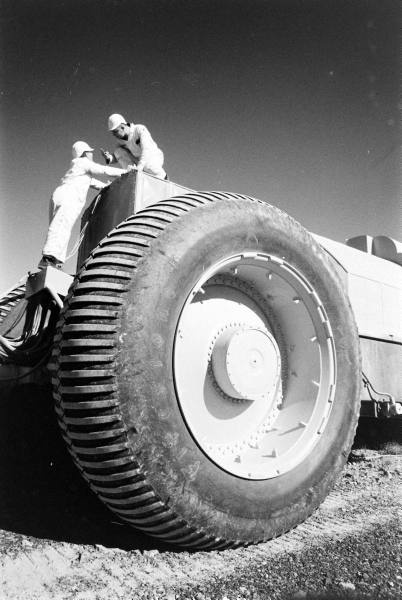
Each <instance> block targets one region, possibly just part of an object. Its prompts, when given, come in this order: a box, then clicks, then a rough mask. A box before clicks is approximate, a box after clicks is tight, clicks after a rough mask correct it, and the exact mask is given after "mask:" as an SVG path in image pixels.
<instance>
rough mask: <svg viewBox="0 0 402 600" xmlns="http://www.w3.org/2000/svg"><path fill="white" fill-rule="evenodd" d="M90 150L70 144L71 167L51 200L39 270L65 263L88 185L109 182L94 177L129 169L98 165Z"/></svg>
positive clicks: (111, 175) (87, 147)
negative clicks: (71, 152)
mask: <svg viewBox="0 0 402 600" xmlns="http://www.w3.org/2000/svg"><path fill="white" fill-rule="evenodd" d="M93 152H94V150H93V148H91V147H90V146H89V145H88V144H87V143H86V142H81V141H78V142H75V144H73V160H72V161H71V166H70V168H69V170H68V171H67V173H66V174H65V175H64V177H62V179H61V183H60V185H59V186H58V187H57V188H56V189H55V191H54V192H53V194H52V198H51V200H50V207H49V217H50V224H49V229H48V232H47V237H46V242H45V245H44V248H43V250H42V259H41V260H40V262H39V264H38V267H39V268H40V269H44V268H46V267H48V266H52V267H57V268H59V269H60V268H61V267H62V265H63V263H64V262H65V260H66V254H67V247H68V242H69V240H70V237H71V232H72V229H73V227H74V224H75V222H76V221H77V219H78V217H79V216H80V214H81V212H82V209H83V208H84V205H85V201H86V197H87V193H88V190H89V188H90V187H92V188H94V189H97V190H101V189H102V188H104V187H105V186H106V185H108V184H106V183H104V182H103V181H99V180H97V179H94V177H93V176H94V175H96V176H99V175H106V176H107V177H112V178H115V177H119V176H120V175H123V174H124V173H126V172H127V171H128V170H132V168H131V169H118V168H115V167H108V166H104V165H100V164H98V163H96V162H94V161H93Z"/></svg>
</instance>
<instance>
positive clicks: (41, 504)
mask: <svg viewBox="0 0 402 600" xmlns="http://www.w3.org/2000/svg"><path fill="white" fill-rule="evenodd" d="M0 398H1V399H0V408H1V419H0V481H1V485H0V529H3V530H6V531H10V532H13V533H17V534H18V533H19V534H23V535H27V536H34V537H37V538H46V539H52V540H55V541H64V542H71V543H77V544H102V545H104V546H109V547H120V548H122V549H126V550H129V549H139V550H145V549H152V548H157V549H158V550H159V551H163V550H171V549H172V547H171V546H169V545H167V544H162V543H159V542H157V541H156V540H153V539H152V538H150V537H148V536H146V535H143V534H141V533H140V532H137V531H136V530H134V529H131V528H129V527H127V526H123V525H120V524H118V522H117V518H116V517H114V516H113V514H112V513H111V512H110V511H109V510H108V509H106V507H104V506H103V504H102V503H101V502H100V501H99V500H98V499H97V497H96V496H95V494H93V492H91V490H90V489H89V487H88V485H87V483H86V482H85V481H84V480H83V479H82V478H81V476H80V474H79V472H78V470H77V469H76V467H75V466H74V464H73V462H72V459H71V457H70V455H69V454H68V452H67V450H66V448H65V444H64V441H63V440H62V438H61V436H60V433H59V428H58V425H57V421H56V417H55V414H54V409H53V400H52V397H51V392H50V389H49V388H48V387H43V386H38V385H34V384H26V385H22V386H18V387H15V388H14V389H12V390H9V391H7V392H6V391H4V390H3V391H2V392H1V395H0ZM400 424H401V421H400V422H399V424H398V427H397V428H395V427H394V428H392V427H391V428H390V427H389V422H388V423H383V424H380V426H379V425H378V424H376V423H374V422H368V421H367V420H366V421H364V423H363V422H361V423H360V424H359V428H358V431H357V436H356V440H355V444H354V447H355V448H356V447H366V448H367V447H372V448H377V447H378V446H379V444H383V445H384V444H389V443H391V444H392V443H393V442H392V439H393V436H395V435H396V436H399V435H400ZM396 439H398V438H396ZM399 447H400V446H399Z"/></svg>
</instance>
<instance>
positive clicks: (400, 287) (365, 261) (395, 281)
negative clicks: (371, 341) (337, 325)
mask: <svg viewBox="0 0 402 600" xmlns="http://www.w3.org/2000/svg"><path fill="white" fill-rule="evenodd" d="M314 237H315V239H316V240H317V241H318V242H319V244H321V246H323V247H324V248H325V249H326V250H327V252H328V253H329V254H330V255H331V256H332V257H333V258H334V259H335V260H336V261H337V262H338V263H339V264H340V265H342V267H343V268H344V270H345V272H346V275H347V292H348V295H349V299H350V303H351V305H352V308H353V312H354V315H355V319H356V323H357V327H358V330H359V335H361V336H366V337H373V338H377V339H380V340H388V341H395V342H402V268H401V267H400V266H399V265H397V264H395V263H393V262H390V261H388V260H384V259H382V258H378V257H377V256H373V255H372V254H367V253H365V252H362V251H360V250H356V249H354V248H351V247H349V246H346V245H345V244H341V243H339V242H335V241H334V240H330V239H328V238H324V237H322V236H319V235H314Z"/></svg>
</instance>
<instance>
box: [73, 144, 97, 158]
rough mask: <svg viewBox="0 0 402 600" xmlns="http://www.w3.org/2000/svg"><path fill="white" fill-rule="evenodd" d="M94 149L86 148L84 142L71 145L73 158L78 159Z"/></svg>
mask: <svg viewBox="0 0 402 600" xmlns="http://www.w3.org/2000/svg"><path fill="white" fill-rule="evenodd" d="M93 151H94V149H93V148H91V146H88V144H87V143H86V142H75V144H73V158H79V157H80V156H82V155H83V154H84V152H93Z"/></svg>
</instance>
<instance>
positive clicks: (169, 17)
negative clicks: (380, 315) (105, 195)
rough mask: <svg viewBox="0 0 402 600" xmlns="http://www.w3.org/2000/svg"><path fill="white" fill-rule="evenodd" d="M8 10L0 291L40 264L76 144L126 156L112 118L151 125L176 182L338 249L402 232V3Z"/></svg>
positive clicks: (191, 0)
mask: <svg viewBox="0 0 402 600" xmlns="http://www.w3.org/2000/svg"><path fill="white" fill-rule="evenodd" d="M0 6H1V10H0V27H1V39H0V44H1V46H2V48H1V50H2V51H1V58H0V61H1V64H0V66H1V72H0V132H1V144H0V292H1V291H4V290H5V289H6V288H7V287H9V286H11V285H12V284H13V283H15V282H16V281H18V280H19V279H20V277H21V276H22V275H23V274H24V272H26V271H27V270H29V269H33V268H34V267H35V266H36V264H37V262H38V260H39V258H40V251H41V247H42V245H43V241H44V236H45V232H46V227H47V215H48V202H49V197H50V195H51V193H52V191H53V189H54V188H55V187H56V186H57V185H58V182H59V179H60V177H61V176H62V175H63V174H64V172H65V171H66V170H67V169H68V167H69V163H70V159H71V146H72V144H73V142H75V141H76V140H80V139H81V140H85V141H87V142H88V143H89V144H91V145H94V147H96V148H99V147H100V146H102V147H104V148H109V149H110V150H112V149H113V147H114V140H113V138H112V137H111V135H110V134H109V133H108V132H107V127H106V121H107V116H108V115H109V114H110V113H112V112H119V113H122V114H123V115H124V116H125V117H126V118H127V119H128V120H130V121H134V122H136V123H143V124H145V125H147V126H148V128H149V129H150V131H151V133H152V135H153V137H154V138H155V140H156V141H157V143H158V144H159V146H160V147H161V148H162V149H163V150H164V152H165V168H166V170H167V172H168V174H169V177H170V179H172V180H173V181H176V182H178V183H181V184H183V185H186V186H188V187H191V188H193V189H198V190H226V191H234V192H240V193H246V194H249V195H252V196H256V197H259V198H264V199H267V200H269V201H270V202H272V203H273V204H276V205H277V206H279V207H280V208H282V209H283V210H286V211H287V212H289V213H290V214H291V215H292V216H293V217H295V218H296V219H297V220H299V221H300V222H301V223H302V224H303V225H304V226H305V227H307V228H308V229H310V230H312V231H314V232H316V233H319V234H321V235H324V236H327V237H332V238H333V239H336V240H340V241H343V240H344V239H346V238H347V237H351V236H353V235H358V234H362V233H368V234H371V235H378V234H386V235H390V236H391V237H394V238H402V234H401V232H402V208H401V202H402V200H401V198H402V194H401V187H400V186H401V178H400V166H401V163H400V161H401V151H400V113H401V109H402V104H401V99H400V83H401V80H400V74H399V72H400V67H401V65H400V56H401V47H400V43H399V40H398V38H399V35H400V26H401V23H400V16H401V15H400V3H399V0H381V1H379V0H375V1H371V0H364V1H360V0H353V1H352V0H348V1H346V0H315V1H312V0H309V1H308V0H215V1H212V0H198V1H196V0H181V1H179V0H103V1H102V0H1V2H0ZM398 103H399V105H398ZM95 159H96V160H99V161H100V162H101V161H102V160H101V156H100V154H99V153H97V154H96V155H95ZM67 266H68V267H69V269H70V271H71V270H72V269H73V264H72V262H71V261H70V263H69V264H68V265H67Z"/></svg>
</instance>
